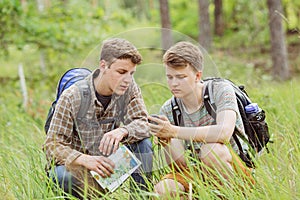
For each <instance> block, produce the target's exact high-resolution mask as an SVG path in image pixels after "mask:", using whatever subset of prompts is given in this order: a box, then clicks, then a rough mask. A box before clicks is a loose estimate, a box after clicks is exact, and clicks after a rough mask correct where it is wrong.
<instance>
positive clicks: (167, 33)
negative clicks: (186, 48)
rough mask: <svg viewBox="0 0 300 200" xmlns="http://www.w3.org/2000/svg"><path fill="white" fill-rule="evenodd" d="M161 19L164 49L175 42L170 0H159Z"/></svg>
mask: <svg viewBox="0 0 300 200" xmlns="http://www.w3.org/2000/svg"><path fill="white" fill-rule="evenodd" d="M159 5H160V19H161V27H162V29H161V43H162V49H163V51H166V50H167V49H169V48H170V47H171V45H172V44H173V40H172V32H171V31H172V30H171V21H170V15H169V4H168V0H159Z"/></svg>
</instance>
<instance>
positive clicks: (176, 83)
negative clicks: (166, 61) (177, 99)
mask: <svg viewBox="0 0 300 200" xmlns="http://www.w3.org/2000/svg"><path fill="white" fill-rule="evenodd" d="M169 84H170V86H172V87H175V86H177V85H178V80H177V79H176V78H172V79H171V80H169Z"/></svg>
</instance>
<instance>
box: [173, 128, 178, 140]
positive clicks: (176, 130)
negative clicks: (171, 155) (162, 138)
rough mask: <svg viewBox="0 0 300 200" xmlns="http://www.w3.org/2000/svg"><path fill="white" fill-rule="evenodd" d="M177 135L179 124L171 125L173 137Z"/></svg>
mask: <svg viewBox="0 0 300 200" xmlns="http://www.w3.org/2000/svg"><path fill="white" fill-rule="evenodd" d="M178 137H179V126H173V138H178Z"/></svg>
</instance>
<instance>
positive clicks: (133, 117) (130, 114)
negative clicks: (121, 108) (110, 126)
mask: <svg viewBox="0 0 300 200" xmlns="http://www.w3.org/2000/svg"><path fill="white" fill-rule="evenodd" d="M147 115H148V113H147V110H146V106H145V103H144V100H143V98H142V95H141V91H140V89H139V88H138V87H137V85H136V83H134V84H133V86H132V88H131V94H130V100H129V104H128V106H127V115H126V116H125V121H124V126H123V127H124V128H125V129H126V130H127V131H128V136H127V138H126V141H127V142H129V143H133V142H136V141H140V140H142V139H144V138H148V137H150V129H149V127H148V125H147Z"/></svg>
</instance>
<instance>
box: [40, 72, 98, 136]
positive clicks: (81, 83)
mask: <svg viewBox="0 0 300 200" xmlns="http://www.w3.org/2000/svg"><path fill="white" fill-rule="evenodd" d="M91 73H92V72H91V70H89V69H87V68H72V69H70V70H68V71H66V72H65V73H64V75H63V76H62V77H61V78H60V80H59V82H58V84H57V94H56V99H55V100H54V101H53V102H52V105H51V107H50V109H49V112H48V115H47V118H46V123H45V125H44V130H45V132H46V134H47V132H48V129H49V126H50V123H51V120H52V117H53V114H54V111H55V106H56V103H57V101H58V99H59V97H60V95H61V94H62V93H63V91H64V90H66V89H67V88H69V87H70V86H71V85H73V84H76V86H77V87H78V88H79V91H80V96H81V104H80V109H79V111H78V115H77V118H82V117H84V116H85V114H86V112H87V110H88V107H89V102H90V101H91V95H90V91H89V90H90V89H89V86H88V83H87V81H86V80H85V78H86V77H87V76H88V75H90V74H91Z"/></svg>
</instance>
